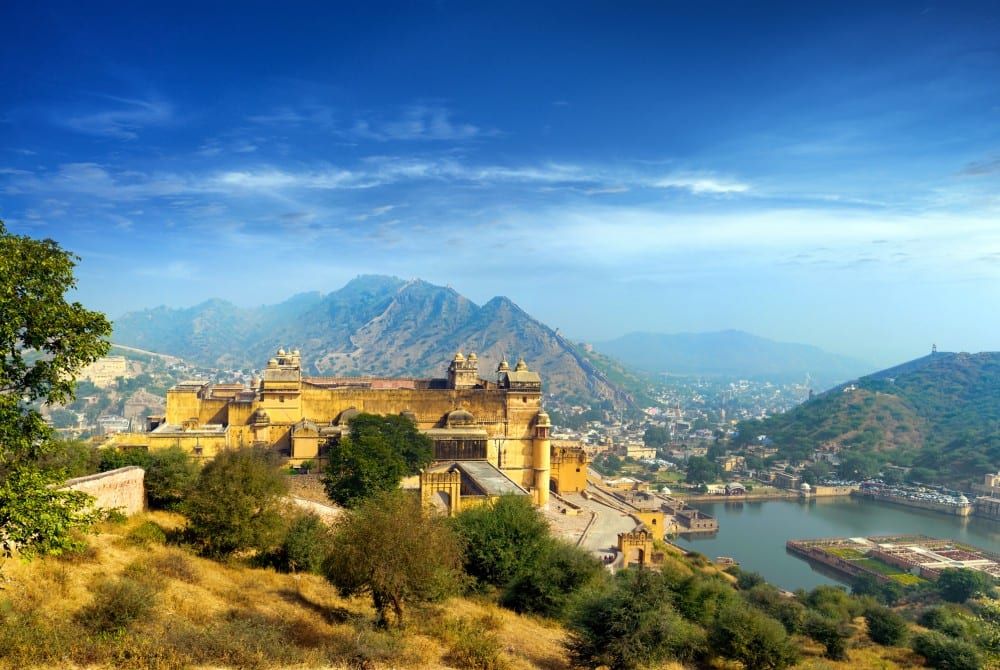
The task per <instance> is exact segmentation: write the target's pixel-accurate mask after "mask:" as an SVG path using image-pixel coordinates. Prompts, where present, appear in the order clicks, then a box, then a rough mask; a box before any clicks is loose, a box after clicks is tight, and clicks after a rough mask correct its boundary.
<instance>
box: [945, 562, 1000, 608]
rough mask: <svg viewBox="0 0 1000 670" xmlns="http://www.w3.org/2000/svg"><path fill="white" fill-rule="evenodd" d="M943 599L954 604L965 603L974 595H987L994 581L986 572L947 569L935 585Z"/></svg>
mask: <svg viewBox="0 0 1000 670" xmlns="http://www.w3.org/2000/svg"><path fill="white" fill-rule="evenodd" d="M934 586H935V587H936V589H937V591H938V593H940V594H941V597H942V598H944V599H945V600H947V601H948V602H952V603H964V602H965V601H966V600H968V599H969V598H971V597H972V596H974V595H977V594H980V593H985V592H986V591H988V590H989V589H990V588H992V586H993V579H992V578H991V577H990V576H989V575H987V574H986V573H985V572H980V571H979V570H969V569H966V568H945V569H944V570H942V571H941V574H940V575H939V576H938V579H937V581H936V582H935V583H934Z"/></svg>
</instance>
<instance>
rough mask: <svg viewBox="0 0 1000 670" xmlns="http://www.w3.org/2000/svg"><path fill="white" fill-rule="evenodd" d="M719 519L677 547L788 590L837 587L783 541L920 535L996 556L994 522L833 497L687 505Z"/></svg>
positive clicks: (998, 530)
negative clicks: (715, 527) (724, 560)
mask: <svg viewBox="0 0 1000 670" xmlns="http://www.w3.org/2000/svg"><path fill="white" fill-rule="evenodd" d="M691 506H692V507H695V508H697V509H699V510H702V511H704V512H707V513H708V514H711V515H712V516H714V517H715V518H717V519H718V520H719V532H718V533H717V534H716V535H715V536H714V537H713V536H701V537H699V536H694V537H683V536H682V537H681V538H679V539H678V540H677V543H678V544H680V545H681V546H684V547H686V548H688V549H693V550H694V551H698V552H701V553H702V554H705V555H706V556H708V557H709V558H711V559H714V558H716V557H717V556H730V557H732V558H735V559H736V560H737V561H739V562H740V565H741V567H743V569H745V570H751V571H754V572H759V573H760V574H762V575H763V576H764V578H765V579H767V581H769V582H771V583H772V584H774V585H776V586H779V587H782V588H785V589H789V590H794V589H797V588H805V589H810V588H812V587H814V586H817V585H819V584H839V583H840V582H838V581H837V580H836V579H834V578H833V577H832V575H831V573H829V572H827V573H825V574H824V573H821V572H819V571H818V569H816V568H813V567H812V566H810V564H809V563H807V562H806V561H804V560H802V559H801V558H796V557H795V556H793V555H791V554H789V553H786V551H785V542H786V541H787V540H795V539H811V538H820V537H865V536H869V535H907V534H921V535H929V536H931V537H937V538H947V539H952V540H958V541H961V542H966V543H968V544H971V545H974V546H977V547H980V548H982V549H985V550H987V551H991V552H995V553H998V554H1000V523H998V522H996V521H990V520H987V519H980V518H977V517H965V518H962V517H957V516H950V515H947V514H937V513H935V512H929V511H926V510H921V509H915V508H911V507H901V506H898V505H888V504H885V503H878V502H874V501H871V500H864V499H858V498H848V497H837V498H819V499H815V500H811V501H809V502H791V501H783V500H774V501H770V500H769V501H764V502H743V503H732V502H711V503H701V502H696V503H691Z"/></svg>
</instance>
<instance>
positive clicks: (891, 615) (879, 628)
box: [865, 606, 907, 647]
mask: <svg viewBox="0 0 1000 670" xmlns="http://www.w3.org/2000/svg"><path fill="white" fill-rule="evenodd" d="M865 621H866V622H867V623H868V637H870V638H871V639H872V641H873V642H877V643H878V644H882V645H886V646H890V647H891V646H895V645H898V644H899V643H900V642H902V641H903V639H904V638H905V637H906V632H907V628H906V619H904V618H903V617H901V616H900V615H899V614H897V613H896V612H893V611H892V610H891V609H889V608H888V607H880V606H874V607H869V608H868V609H867V610H866V611H865Z"/></svg>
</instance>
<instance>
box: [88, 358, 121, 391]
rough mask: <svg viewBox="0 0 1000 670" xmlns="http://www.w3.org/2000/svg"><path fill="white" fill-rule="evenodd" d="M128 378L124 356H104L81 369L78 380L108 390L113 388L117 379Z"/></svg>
mask: <svg viewBox="0 0 1000 670" xmlns="http://www.w3.org/2000/svg"><path fill="white" fill-rule="evenodd" d="M128 376H129V371H128V361H127V360H125V357H124V356H105V357H104V358H98V359H97V360H96V361H94V362H93V363H91V364H89V365H87V366H86V367H85V368H83V370H81V371H80V376H79V379H84V380H86V381H88V382H90V383H91V384H93V385H94V386H97V387H98V388H108V387H109V386H113V385H114V384H115V382H116V381H117V380H118V378H119V377H125V378H127V377H128Z"/></svg>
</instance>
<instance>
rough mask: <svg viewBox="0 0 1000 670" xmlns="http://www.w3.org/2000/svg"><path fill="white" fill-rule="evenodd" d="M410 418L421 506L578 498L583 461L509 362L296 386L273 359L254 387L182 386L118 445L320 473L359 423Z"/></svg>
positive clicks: (282, 355)
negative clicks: (420, 454) (225, 455)
mask: <svg viewBox="0 0 1000 670" xmlns="http://www.w3.org/2000/svg"><path fill="white" fill-rule="evenodd" d="M360 412H365V413H370V414H381V415H389V414H400V415H403V416H407V417H409V418H410V419H411V420H413V421H414V423H416V425H417V427H418V428H419V429H420V430H421V431H423V432H424V433H426V434H427V435H428V436H429V437H431V439H432V440H433V442H434V463H433V464H432V465H431V466H430V467H429V468H427V470H426V471H425V472H424V473H422V474H421V475H420V489H421V496H422V497H423V498H424V500H425V502H428V503H434V504H438V505H441V506H444V507H445V508H446V509H447V510H448V511H449V512H451V513H456V512H458V511H459V510H460V509H461V508H462V506H463V505H468V504H471V503H473V502H474V501H476V500H485V499H488V498H492V497H495V496H498V495H503V494H515V495H531V496H532V498H533V500H534V501H535V503H536V504H538V505H544V504H546V503H547V502H548V498H549V491H550V488H551V489H552V490H555V491H557V492H558V491H578V490H582V489H583V488H584V487H585V486H586V476H587V459H586V457H585V455H584V452H583V451H582V449H579V448H574V447H557V448H555V449H553V447H552V445H551V440H550V431H551V423H550V421H549V417H548V415H547V414H546V413H545V411H544V410H543V409H542V380H541V377H540V376H539V374H538V373H537V372H534V371H532V370H529V369H528V366H527V364H526V363H525V362H524V360H523V359H522V360H519V361H518V362H517V364H516V365H515V366H514V367H513V369H511V367H510V366H509V364H508V363H507V362H506V361H503V362H501V363H500V365H499V366H498V368H497V370H496V374H495V377H494V379H491V380H487V379H482V378H481V377H480V376H479V367H478V360H477V358H476V355H475V354H469V355H468V357H466V356H464V355H463V354H462V353H461V352H460V353H458V354H456V355H455V357H454V359H453V360H452V361H451V363H450V365H449V366H448V374H447V377H446V378H440V379H416V378H376V377H306V376H303V375H302V365H301V358H300V355H299V352H298V351H297V350H293V351H290V352H286V351H285V350H283V349H282V350H279V351H278V353H277V355H276V356H275V357H274V358H272V359H271V360H269V361H268V362H267V367H266V368H265V369H264V371H263V374H262V375H261V378H260V379H259V380H256V379H255V380H254V381H253V382H252V383H251V385H250V387H246V386H244V385H242V384H213V383H204V382H184V383H181V384H178V385H177V386H175V387H173V388H172V389H170V390H169V391H168V392H167V408H166V415H165V416H163V417H150V420H149V423H148V432H145V433H131V434H124V435H120V436H118V437H117V438H116V439H115V440H114V441H115V442H116V443H117V445H118V446H120V447H122V448H145V449H150V450H155V449H161V448H167V447H170V446H174V445H179V446H181V447H182V448H184V449H186V450H187V451H189V452H190V453H192V454H193V455H195V456H198V457H203V458H209V457H211V456H213V455H214V454H215V453H216V452H217V451H219V450H220V449H225V448H238V447H241V446H249V445H258V446H266V447H269V448H271V449H274V450H276V451H277V452H278V453H280V454H281V455H283V456H284V457H286V458H287V459H288V462H289V463H290V464H291V465H297V464H301V463H304V462H306V461H314V462H321V461H323V460H324V457H325V454H326V452H327V451H328V450H329V449H331V448H336V445H337V441H338V440H339V439H340V437H341V436H342V435H344V434H345V433H347V432H348V430H349V427H348V423H349V420H350V418H351V417H352V416H354V415H356V414H358V413H360Z"/></svg>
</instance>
